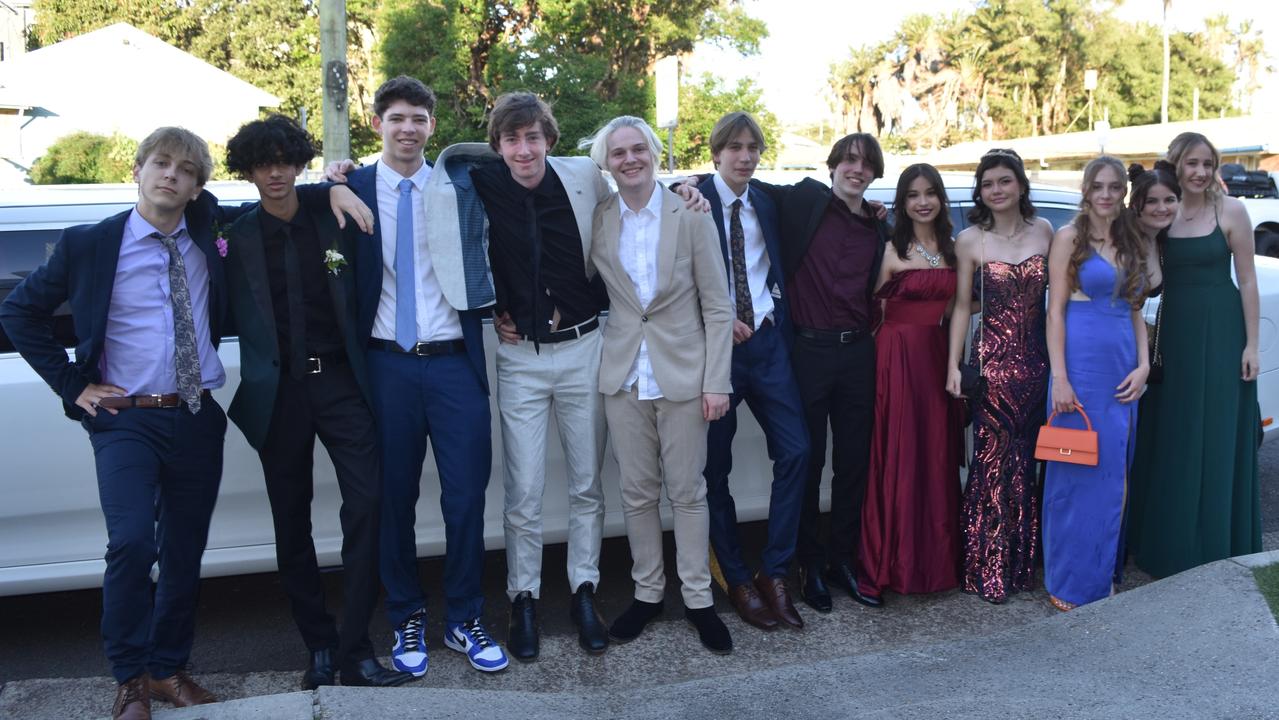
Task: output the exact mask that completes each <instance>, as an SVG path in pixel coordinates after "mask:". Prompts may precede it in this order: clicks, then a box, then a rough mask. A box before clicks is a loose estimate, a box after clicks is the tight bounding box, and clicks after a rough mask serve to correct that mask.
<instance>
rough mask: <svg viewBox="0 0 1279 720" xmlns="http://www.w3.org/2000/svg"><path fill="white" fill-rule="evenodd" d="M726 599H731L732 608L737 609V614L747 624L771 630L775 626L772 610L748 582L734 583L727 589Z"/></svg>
mask: <svg viewBox="0 0 1279 720" xmlns="http://www.w3.org/2000/svg"><path fill="white" fill-rule="evenodd" d="M728 599H729V600H731V601H732V603H733V609H735V610H737V614H738V615H740V616H741V617H742V619H743V620H745V621H746V622H747V623H748V624H750V625H754V626H755V627H757V628H759V629H760V630H772V629H774V628H776V627H777V618H775V617H773V611H772V610H769V609H768V605H766V604H765V603H764V600H763V599H762V598H760V596H759V593H757V592H755V588H754V587H752V586H751V584H750V583H742V584H741V585H734V586H733V587H732V589H730V590H729V591H728Z"/></svg>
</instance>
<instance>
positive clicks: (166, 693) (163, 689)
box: [151, 670, 218, 707]
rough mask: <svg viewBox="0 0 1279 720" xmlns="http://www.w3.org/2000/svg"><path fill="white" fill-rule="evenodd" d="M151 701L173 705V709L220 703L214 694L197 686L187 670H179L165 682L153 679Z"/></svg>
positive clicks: (165, 679)
mask: <svg viewBox="0 0 1279 720" xmlns="http://www.w3.org/2000/svg"><path fill="white" fill-rule="evenodd" d="M151 699H152V700H164V701H166V702H170V703H173V707H191V706H192V705H205V704H207V703H215V702H217V701H218V699H217V698H215V697H213V693H211V692H209V691H208V690H205V689H204V688H202V687H200V686H199V685H196V684H195V681H194V680H192V679H191V676H190V675H188V674H187V673H186V671H185V670H179V671H177V672H175V673H173V674H172V675H170V676H169V677H167V678H164V679H163V680H159V679H156V678H151Z"/></svg>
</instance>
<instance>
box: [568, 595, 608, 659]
mask: <svg viewBox="0 0 1279 720" xmlns="http://www.w3.org/2000/svg"><path fill="white" fill-rule="evenodd" d="M568 616H569V618H570V619H571V620H572V621H573V624H574V625H576V626H577V644H578V645H581V646H582V649H583V650H585V651H586V652H588V653H590V654H592V655H602V654H603V653H604V651H605V650H607V649H608V628H607V627H606V626H605V625H604V618H602V617H600V611H599V609H598V608H596V607H595V584H594V583H590V582H584V583H582V584H581V585H578V586H577V592H575V593H573V604H572V605H570V606H569V609H568Z"/></svg>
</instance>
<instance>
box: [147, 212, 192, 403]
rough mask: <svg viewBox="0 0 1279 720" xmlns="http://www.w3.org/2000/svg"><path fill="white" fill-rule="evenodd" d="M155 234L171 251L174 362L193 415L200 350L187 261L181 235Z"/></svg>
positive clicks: (183, 397)
mask: <svg viewBox="0 0 1279 720" xmlns="http://www.w3.org/2000/svg"><path fill="white" fill-rule="evenodd" d="M178 235H181V231H178V232H177V233H174V235H173V236H172V237H171V236H168V235H164V234H162V233H158V232H154V233H151V237H153V238H155V239H156V240H159V241H160V244H161V245H164V249H165V250H168V251H169V298H170V299H171V300H172V301H173V364H174V367H175V368H176V369H177V373H178V395H179V396H181V398H182V399H183V400H185V401H186V403H187V408H188V409H190V411H191V413H192V414H195V413H198V412H200V380H201V376H200V353H199V351H197V350H196V346H195V320H193V319H192V317H191V291H190V289H189V288H188V287H187V268H186V263H184V262H182V253H180V252H178V239H177V236H178Z"/></svg>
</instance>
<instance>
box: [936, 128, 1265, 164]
mask: <svg viewBox="0 0 1279 720" xmlns="http://www.w3.org/2000/svg"><path fill="white" fill-rule="evenodd" d="M1187 131H1193V132H1197V133H1202V134H1203V135H1206V136H1207V137H1208V138H1209V139H1211V140H1212V142H1213V144H1214V145H1216V146H1217V149H1218V150H1219V151H1220V152H1221V154H1222V155H1240V154H1243V155H1269V154H1275V153H1279V125H1276V123H1275V122H1274V119H1273V118H1267V117H1263V116H1261V115H1246V116H1243V117H1229V118H1212V119H1207V120H1198V121H1193V120H1191V121H1184V122H1170V123H1166V124H1162V125H1160V124H1156V125H1133V126H1130V127H1121V128H1110V130H1108V131H1107V132H1106V133H1105V150H1106V154H1107V155H1115V156H1118V157H1121V158H1133V159H1138V158H1158V157H1163V155H1164V153H1166V152H1167V150H1168V143H1169V142H1171V141H1172V139H1173V138H1174V137H1176V136H1177V135H1179V134H1181V133H1183V132H1187ZM1101 141H1102V138H1101V135H1100V134H1099V133H1097V132H1091V131H1083V132H1072V133H1063V134H1060V135H1040V136H1038V137H1023V138H1014V139H1012V140H993V141H989V142H988V141H985V140H979V141H973V142H965V143H959V144H957V145H952V146H950V147H948V148H943V149H941V150H937V151H934V152H931V153H927V154H925V155H924V156H922V157H921V158H920V159H921V160H923V161H924V162H928V163H932V164H933V165H935V166H937V167H939V168H964V169H971V168H974V167H976V166H977V163H978V161H979V160H981V156H982V155H983V154H984V153H985V152H986V151H987V150H990V149H991V148H993V147H1001V148H1012V149H1013V150H1016V151H1017V153H1018V154H1019V155H1021V157H1022V159H1023V160H1024V161H1025V162H1026V165H1027V167H1028V168H1029V167H1030V166H1031V165H1032V164H1038V163H1039V162H1040V161H1041V160H1042V161H1044V162H1047V163H1051V162H1053V161H1079V160H1087V159H1090V158H1093V157H1096V156H1097V155H1098V154H1099V153H1100V152H1101V147H1102V142H1101Z"/></svg>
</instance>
